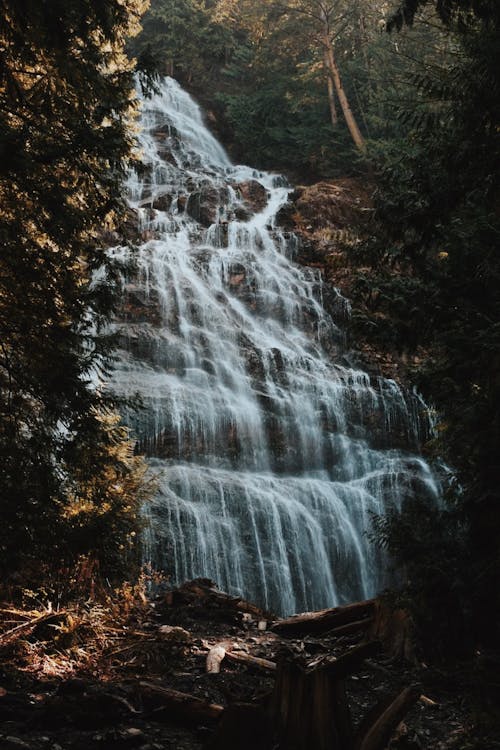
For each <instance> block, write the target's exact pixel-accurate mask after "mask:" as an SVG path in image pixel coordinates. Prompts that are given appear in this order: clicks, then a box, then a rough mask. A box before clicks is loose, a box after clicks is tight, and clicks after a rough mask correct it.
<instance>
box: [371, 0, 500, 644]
mask: <svg viewBox="0 0 500 750" xmlns="http://www.w3.org/2000/svg"><path fill="white" fill-rule="evenodd" d="M419 5H424V3H422V2H419V3H416V2H406V3H405V4H404V6H403V7H402V9H401V10H400V11H399V14H397V15H396V16H395V17H394V19H393V24H399V23H402V22H403V21H404V20H405V19H406V20H407V21H413V19H414V16H415V11H416V9H417V6H419ZM428 5H430V3H428ZM436 5H437V10H438V12H439V14H440V15H441V17H442V18H443V19H444V21H445V22H446V24H447V26H448V27H449V28H450V30H452V31H453V32H454V43H455V49H454V54H453V57H452V64H451V65H449V66H448V67H447V68H446V69H442V70H441V71H440V73H439V74H437V71H435V73H434V75H433V76H429V75H428V74H425V73H422V74H420V75H419V76H415V77H414V79H413V83H414V86H415V87H416V92H417V94H418V95H419V96H420V100H421V102H425V106H422V107H421V109H420V112H419V114H418V116H416V117H415V116H414V117H413V118H406V119H405V123H406V127H407V138H406V141H403V140H400V141H398V142H395V143H393V144H392V147H391V148H389V150H388V151H386V153H385V156H384V158H383V159H382V160H381V161H380V162H379V180H378V182H379V192H378V197H377V201H378V211H377V215H378V220H379V223H378V233H379V238H378V240H377V241H376V242H375V243H370V244H369V245H368V246H367V247H365V252H364V253H363V256H362V258H361V260H362V263H363V264H364V265H365V269H366V267H367V266H368V265H369V264H371V273H370V274H369V275H367V274H366V272H365V274H364V276H365V281H363V286H364V288H366V286H367V285H369V287H370V291H369V294H370V295H371V297H372V299H374V300H376V302H375V309H376V311H377V312H378V313H379V314H382V315H383V316H384V318H385V321H387V320H391V322H392V331H393V335H392V341H391V346H397V347H398V348H400V349H406V351H407V353H409V354H415V353H416V352H417V353H418V354H419V355H420V358H421V360H422V363H421V364H420V366H419V368H418V375H419V377H420V381H421V384H422V387H423V388H424V390H425V394H426V395H427V397H428V398H429V399H431V400H432V401H434V402H435V403H436V405H437V406H438V408H439V410H440V412H441V414H442V420H441V423H440V425H439V433H440V439H439V441H438V442H437V446H436V450H437V451H438V452H439V453H440V454H441V455H443V453H444V456H445V458H446V460H447V461H448V462H449V464H450V466H451V467H452V469H453V470H454V472H455V474H456V482H455V484H454V486H453V487H452V488H451V489H450V491H449V492H448V494H447V498H446V499H447V507H446V508H445V509H444V510H443V511H435V510H432V509H429V508H422V507H418V506H414V507H412V508H407V513H406V514H404V515H403V517H402V518H398V517H394V518H393V519H390V520H389V522H388V523H386V522H384V523H383V524H382V526H383V535H384V538H385V541H386V542H387V544H388V546H389V548H390V549H391V550H392V551H393V553H394V554H395V556H396V558H397V559H398V560H399V561H400V562H401V563H403V564H404V565H406V566H407V568H408V570H410V571H411V574H410V576H411V593H412V596H413V597H414V601H417V602H418V607H416V611H417V614H418V612H420V614H423V615H424V618H423V619H424V620H425V619H426V618H429V619H430V620H431V623H430V624H431V625H432V627H428V629H427V636H429V643H430V644H432V645H433V646H434V647H435V646H437V645H439V646H440V647H441V648H443V649H444V650H447V649H448V650H449V649H450V647H454V648H456V649H458V647H460V648H462V649H463V648H464V647H465V648H468V649H472V647H473V646H476V645H477V644H478V643H482V644H487V645H489V646H491V647H495V648H496V646H497V644H498V637H499V633H498V623H499V622H500V597H499V595H498V586H497V582H498V574H499V572H500V553H499V547H498V537H499V534H500V493H499V479H500V477H499V462H498V457H497V446H498V445H499V444H500V380H499V378H498V373H499V371H500V361H499V355H498V353H499V351H500V339H499V325H498V321H499V320H500V293H499V289H500V285H499V279H500V261H499V256H498V251H497V245H498V236H499V233H500V223H499V215H498V195H499V190H500V184H499V174H500V141H499V124H500V105H499V102H500V9H499V7H498V4H497V3H494V2H486V0H485V1H484V2H478V3H468V2H460V1H459V0H457V1H456V2H451V0H450V2H439V3H437V4H436ZM472 9H473V10H474V12H472ZM415 24H417V18H416V17H415ZM374 288H377V289H378V293H377V294H374V293H373V289H374ZM385 324H386V323H384V325H385ZM372 335H373V334H372ZM410 528H411V529H413V532H412V533H413V534H415V535H417V537H418V538H419V539H425V543H422V544H418V545H416V544H413V543H411V541H409V540H408V537H407V534H406V532H407V531H408V529H410ZM405 530H406V531H405ZM405 536H406V539H407V542H406V543H405ZM443 602H444V603H445V606H444V607H443V606H442V603H443ZM444 613H445V614H444ZM427 625H428V626H429V622H428V623H427ZM453 633H454V634H455V638H453ZM466 633H468V639H466ZM438 636H440V637H438Z"/></svg>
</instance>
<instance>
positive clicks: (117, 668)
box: [0, 582, 500, 750]
mask: <svg viewBox="0 0 500 750" xmlns="http://www.w3.org/2000/svg"><path fill="white" fill-rule="evenodd" d="M204 585H205V589H203V587H202V589H201V590H202V594H201V595H200V589H199V587H198V588H197V586H196V582H195V583H194V585H193V584H188V585H187V588H185V589H184V591H183V590H182V588H181V590H180V593H179V592H177V593H176V592H174V594H172V592H170V593H165V594H162V595H158V596H157V597H155V598H154V599H146V598H145V597H144V596H141V597H140V598H139V599H136V600H133V601H132V598H131V601H130V602H129V603H128V604H127V606H121V609H120V608H118V609H117V610H116V611H115V612H113V609H112V608H111V609H110V608H109V606H108V607H104V606H99V605H95V604H93V605H89V604H86V605H85V604H81V605H79V606H78V607H76V606H75V607H74V608H72V609H71V608H70V609H66V610H63V611H59V612H50V611H48V612H47V611H45V612H44V611H36V612H35V611H30V612H28V611H23V610H21V609H19V610H16V609H15V608H13V607H12V606H10V607H9V606H8V605H4V607H3V609H2V610H1V612H2V615H1V616H2V618H3V622H2V632H1V633H0V655H1V659H2V663H1V667H0V721H1V724H0V749H1V750H21V749H22V748H25V749H26V750H42V749H44V750H48V749H50V750H92V749H93V748H95V749H96V750H101V749H102V750H104V749H107V748H109V749H110V750H112V749H113V750H115V749H116V750H119V749H120V750H121V749H122V748H123V749H124V750H125V749H126V748H138V749H139V750H166V749H167V748H172V750H174V749H175V750H198V749H199V750H201V749H202V748H218V747H222V746H224V747H226V745H220V744H219V740H218V736H219V735H218V723H219V720H218V719H213V718H207V719H203V718H202V719H199V718H196V717H193V716H192V715H189V711H188V713H187V714H186V713H185V712H184V711H183V710H177V709H176V708H175V707H174V708H173V707H172V706H171V705H170V704H169V702H168V701H167V700H166V699H165V696H164V695H163V694H162V692H161V689H162V688H166V689H169V690H171V689H173V690H175V691H179V692H182V693H185V694H189V695H190V696H196V697H197V698H199V699H201V700H202V701H203V703H204V705H206V704H209V705H212V706H215V707H216V708H217V711H219V707H221V708H220V711H226V710H227V708H228V707H229V706H235V705H240V704H244V705H245V706H248V705H254V706H255V705H259V706H263V707H264V708H265V707H266V705H267V704H268V701H269V695H270V694H271V693H272V691H273V685H274V681H275V674H276V673H275V672H274V671H273V668H274V665H276V664H278V663H279V662H280V659H283V658H284V656H285V657H286V656H288V658H290V655H291V657H292V658H296V659H301V660H302V661H307V660H309V662H310V663H312V662H314V661H315V660H316V661H318V662H320V661H321V660H324V659H329V660H330V661H332V660H335V658H338V657H340V656H342V655H343V654H346V653H348V652H349V651H350V650H351V649H353V648H355V647H356V646H358V645H359V644H360V643H363V642H366V640H367V638H368V637H369V635H368V634H367V632H366V630H363V629H362V630H360V632H358V633H351V634H346V635H338V634H334V633H331V632H330V633H329V632H323V633H321V634H319V635H318V634H309V635H307V634H306V635H300V637H298V636H296V635H295V636H294V637H289V636H285V635H282V634H280V633H278V632H275V631H274V630H273V627H274V625H273V622H274V618H273V617H272V615H270V614H269V613H264V612H260V611H259V610H258V609H257V608H255V607H253V608H252V605H249V608H250V609H251V610H252V611H245V608H246V605H245V603H244V602H243V603H241V602H240V600H237V599H232V598H231V597H227V596H226V595H221V596H217V597H216V598H215V599H214V598H213V597H212V596H210V595H208V594H207V595H205V594H206V586H207V582H205V584H204ZM189 586H191V589H190V588H189ZM203 591H205V594H203ZM224 597H225V598H224ZM214 647H219V648H218V649H217V650H216V651H213V649H214ZM209 654H211V655H212V656H213V654H216V655H217V654H218V655H219V656H220V655H221V654H222V656H223V657H224V658H223V659H222V661H221V662H220V666H219V671H215V672H209V671H207V656H208V655H209ZM231 654H233V657H232V658H231ZM234 654H236V657H234ZM241 654H243V658H244V655H245V654H246V655H250V657H252V656H253V657H258V658H261V659H264V660H266V661H265V663H264V668H262V666H261V665H260V664H259V663H253V664H248V663H246V662H244V661H241V660H235V659H236V658H237V657H238V655H241ZM311 660H312V662H311ZM269 662H271V664H269ZM409 685H418V686H419V687H418V692H419V695H421V696H422V697H420V698H419V699H418V700H417V701H416V702H415V704H414V706H413V707H412V708H411V710H410V711H409V712H408V713H407V715H406V716H405V717H404V719H403V721H402V722H401V723H400V724H399V725H398V726H397V728H396V731H395V732H394V733H393V735H392V739H391V741H390V745H389V746H390V747H391V748H392V749H393V750H423V749H424V748H425V750H472V748H475V750H490V748H491V750H493V749H494V748H498V747H500V741H498V740H497V739H495V737H494V736H493V735H492V733H491V731H488V726H487V724H486V730H485V731H484V727H483V729H481V730H480V729H479V725H478V723H477V712H476V713H475V712H474V710H473V705H474V686H473V685H472V684H471V681H470V676H468V673H466V672H465V671H464V670H460V669H458V668H457V669H456V670H452V671H450V669H449V668H448V669H447V670H446V671H445V670H439V669H436V668H430V667H428V666H426V665H425V664H422V663H421V662H419V661H417V660H415V659H414V658H413V659H412V661H411V662H408V661H406V660H404V659H401V658H399V657H398V658H395V657H394V655H392V656H391V655H389V654H388V652H387V651H384V649H383V648H382V649H381V650H380V651H379V652H378V653H377V655H375V656H372V657H370V658H368V659H365V660H364V661H363V663H362V664H361V665H360V667H359V668H358V669H356V670H355V671H354V672H353V673H352V674H351V675H350V676H348V677H347V679H346V690H347V696H348V702H349V708H350V711H351V715H352V718H353V723H354V726H355V727H356V726H358V725H359V724H360V723H361V721H362V718H363V717H364V716H366V714H367V712H368V711H369V710H370V708H371V707H372V706H373V705H374V704H376V703H378V702H379V701H380V700H381V698H383V697H384V696H386V695H391V694H397V693H398V692H399V691H401V690H402V689H403V688H405V687H407V686H409ZM158 688H159V690H158ZM252 731H253V730H252ZM256 742H258V741H256ZM252 744H253V746H254V747H255V750H261V748H260V747H259V745H258V744H256V743H252ZM245 746H246V745H245ZM234 747H235V750H238V748H237V746H236V745H235V746H234ZM275 747H276V748H277V749H278V748H280V750H286V749H285V746H284V745H283V744H279V743H278V744H275ZM311 750H314V747H313V746H311Z"/></svg>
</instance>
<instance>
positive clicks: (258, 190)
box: [233, 180, 268, 213]
mask: <svg viewBox="0 0 500 750" xmlns="http://www.w3.org/2000/svg"><path fill="white" fill-rule="evenodd" d="M233 187H234V188H235V190H236V191H237V192H238V193H239V195H240V197H241V199H242V201H243V202H244V203H245V204H246V207H247V208H249V209H250V211H252V213H258V212H259V211H262V209H264V208H265V207H266V205H267V200H268V195H267V190H266V188H265V187H264V186H263V185H261V183H260V182H257V180H246V181H244V182H238V183H235V184H233Z"/></svg>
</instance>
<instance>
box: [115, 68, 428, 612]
mask: <svg viewBox="0 0 500 750" xmlns="http://www.w3.org/2000/svg"><path fill="white" fill-rule="evenodd" d="M138 140H139V144H140V149H141V158H142V162H143V164H144V170H141V172H140V174H139V173H136V172H134V173H133V174H131V176H130V179H129V183H128V192H129V198H130V205H131V207H132V208H133V209H135V211H136V212H137V215H138V217H139V230H138V231H139V232H140V235H141V238H142V245H141V246H140V248H139V250H138V251H130V250H128V249H127V248H115V249H114V250H113V252H114V253H115V255H116V256H119V257H123V258H124V259H130V258H132V259H133V262H134V267H135V271H134V272H133V273H131V274H130V275H129V276H128V277H127V279H125V280H124V300H123V306H122V313H121V317H120V319H119V320H118V321H117V322H116V326H117V328H118V330H119V334H120V340H121V351H120V356H119V361H118V363H117V366H116V371H115V373H114V377H113V387H114V388H115V389H116V391H117V392H119V393H120V394H123V395H126V396H129V397H130V396H134V395H135V394H139V395H140V397H141V400H142V403H143V408H142V409H140V410H139V411H138V412H137V413H134V414H131V415H130V417H129V418H130V420H131V426H132V428H133V432H134V434H135V435H136V436H137V440H138V444H139V448H140V449H141V450H142V451H144V452H145V453H146V455H147V456H148V460H149V463H150V466H151V470H152V472H153V473H155V474H156V475H157V481H158V493H157V496H156V498H155V499H154V501H153V502H152V503H151V505H150V506H149V507H148V508H147V509H146V510H145V512H146V514H147V533H146V540H145V556H146V558H147V559H150V560H151V561H152V562H153V563H154V564H155V566H157V567H160V568H163V569H164V570H165V571H166V572H167V573H169V574H171V576H172V581H173V582H181V581H183V580H186V579H190V578H194V577H197V576H204V577H209V578H212V579H213V580H215V581H216V583H217V585H218V586H219V587H221V588H223V589H225V590H227V591H229V592H232V593H235V594H240V595H243V596H245V597H246V598H249V599H252V600H254V601H256V602H258V603H260V604H262V605H263V606H265V607H268V608H270V609H272V610H274V611H276V612H277V613H280V614H285V613H291V612H296V611H304V610H309V609H317V608H321V607H326V606H333V605H335V604H337V603H343V602H347V601H353V600H356V599H362V598H367V597H370V596H372V595H373V594H375V593H376V592H378V591H379V590H380V589H381V587H383V585H384V583H385V582H386V580H387V573H386V565H385V563H384V560H383V559H382V556H381V553H380V551H379V550H378V549H377V548H376V547H375V546H374V545H373V544H371V543H370V541H369V539H368V536H367V533H366V532H367V530H369V529H370V520H371V514H373V513H375V514H383V513H385V512H386V511H387V510H389V509H393V508H396V509H399V508H400V507H401V505H402V503H403V502H404V501H405V499H406V498H408V497H411V496H412V495H413V494H414V493H419V494H420V495H423V496H425V497H427V498H429V500H430V501H434V500H435V499H437V497H438V494H439V491H438V487H437V484H436V482H435V480H434V478H433V476H432V473H431V471H430V469H429V467H428V465H427V464H426V462H425V461H424V460H423V459H422V458H421V457H419V455H418V449H419V445H420V443H421V441H422V439H423V438H425V435H426V431H427V430H428V427H429V426H428V417H427V413H426V410H425V407H424V405H423V404H422V402H421V401H420V400H419V398H418V397H417V396H416V395H414V394H411V393H409V392H407V391H405V390H403V389H402V388H401V387H400V386H399V385H398V384H397V383H396V382H394V381H393V380H387V379H384V378H370V377H369V376H368V375H367V374H366V373H364V372H362V371H359V370H356V369H352V368H351V367H349V365H348V363H347V360H346V358H345V351H344V335H343V327H344V326H345V322H346V319H347V316H348V314H349V306H348V303H347V301H346V300H345V299H344V298H343V297H342V296H341V295H340V294H335V293H334V294H333V295H332V294H331V293H330V294H329V300H328V306H327V307H328V312H327V311H326V310H325V306H324V299H323V296H324V289H323V286H322V281H321V276H320V274H319V272H317V271H315V270H312V269H308V268H304V267H300V266H298V265H296V264H294V260H293V259H294V256H295V254H296V252H297V242H298V241H297V238H296V237H295V236H294V235H293V234H290V233H287V232H284V231H282V230H281V229H280V228H279V226H278V224H277V214H278V213H279V211H280V209H281V208H282V207H283V206H284V205H286V203H287V201H288V196H289V193H290V190H291V188H290V187H289V186H288V185H287V183H286V180H284V179H283V178H282V177H280V176H279V175H274V174H269V173H266V172H259V171H256V170H253V169H251V168H250V167H244V166H233V165H232V164H231V162H230V160H229V158H228V156H227V154H226V153H225V151H224V149H223V148H222V146H221V145H220V144H219V143H218V142H217V140H216V139H215V138H214V137H213V136H212V135H211V134H210V132H209V131H208V130H207V128H206V126H205V125H204V122H203V118H202V115H201V112H200V109H199V107H198V106H197V104H196V103H195V102H194V101H193V100H192V98H191V97H190V96H189V95H188V94H187V93H186V92H185V91H183V90H182V89H181V88H180V86H179V85H178V84H177V83H176V82H175V81H173V80H172V79H165V80H164V81H163V82H162V83H161V84H160V86H159V91H158V93H157V94H156V95H154V96H153V97H152V98H150V99H145V100H144V102H143V107H142V116H141V132H140V135H139V137H138Z"/></svg>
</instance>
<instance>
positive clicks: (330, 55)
mask: <svg viewBox="0 0 500 750" xmlns="http://www.w3.org/2000/svg"><path fill="white" fill-rule="evenodd" d="M323 45H324V48H325V59H326V61H327V64H328V70H329V72H330V75H331V77H332V79H333V82H334V84H335V90H336V92H337V96H338V99H339V102H340V106H341V107H342V112H343V115H344V118H345V121H346V123H347V127H348V128H349V132H350V134H351V137H352V140H353V141H354V143H355V144H356V147H357V148H358V149H359V150H360V151H361V152H362V153H364V152H365V151H366V144H365V139H364V138H363V136H362V135H361V131H360V129H359V127H358V123H357V122H356V118H355V117H354V115H353V113H352V110H351V107H350V104H349V100H348V99H347V96H346V93H345V91H344V88H343V86H342V79H341V77H340V71H339V69H338V67H337V63H336V61H335V54H334V52H333V44H332V42H331V40H330V38H329V37H328V36H326V35H325V37H324V38H323Z"/></svg>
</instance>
